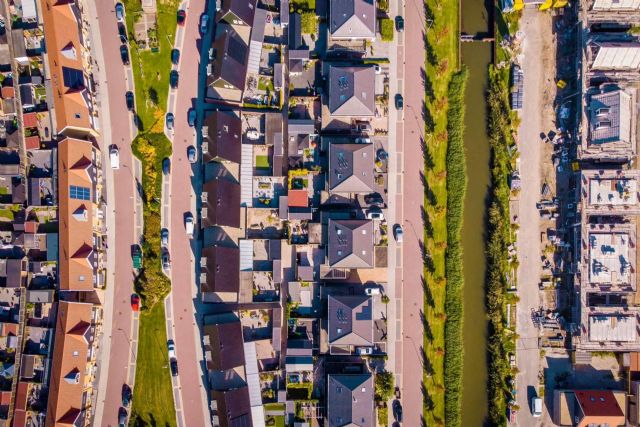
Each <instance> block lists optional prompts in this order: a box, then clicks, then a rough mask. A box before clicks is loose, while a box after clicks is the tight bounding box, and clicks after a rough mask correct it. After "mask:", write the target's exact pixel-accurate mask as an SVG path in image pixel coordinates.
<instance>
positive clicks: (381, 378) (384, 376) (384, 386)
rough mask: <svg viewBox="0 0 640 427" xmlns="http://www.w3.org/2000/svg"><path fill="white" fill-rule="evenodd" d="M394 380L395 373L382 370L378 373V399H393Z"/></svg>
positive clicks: (383, 400)
mask: <svg viewBox="0 0 640 427" xmlns="http://www.w3.org/2000/svg"><path fill="white" fill-rule="evenodd" d="M393 381H394V379H393V374H392V373H391V372H389V371H382V372H378V373H377V374H376V400H378V401H382V402H386V401H387V400H389V399H391V395H392V394H393V384H394V382H393Z"/></svg>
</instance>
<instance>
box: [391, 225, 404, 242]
mask: <svg viewBox="0 0 640 427" xmlns="http://www.w3.org/2000/svg"><path fill="white" fill-rule="evenodd" d="M403 236H404V231H403V230H402V226H401V225H400V224H396V225H394V226H393V237H395V239H396V242H398V243H402V237H403Z"/></svg>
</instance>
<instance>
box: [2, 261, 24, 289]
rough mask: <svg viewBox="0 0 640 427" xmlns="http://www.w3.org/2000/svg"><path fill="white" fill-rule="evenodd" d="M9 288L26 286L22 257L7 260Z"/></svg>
mask: <svg viewBox="0 0 640 427" xmlns="http://www.w3.org/2000/svg"><path fill="white" fill-rule="evenodd" d="M6 265H7V276H6V277H7V288H20V287H22V286H24V279H25V278H24V277H23V275H22V272H23V271H25V270H24V269H23V265H22V260H21V259H8V260H7V264H6Z"/></svg>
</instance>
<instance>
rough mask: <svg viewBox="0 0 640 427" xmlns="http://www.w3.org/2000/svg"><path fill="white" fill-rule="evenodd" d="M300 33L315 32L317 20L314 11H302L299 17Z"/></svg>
mask: <svg viewBox="0 0 640 427" xmlns="http://www.w3.org/2000/svg"><path fill="white" fill-rule="evenodd" d="M301 27H302V34H315V33H316V31H317V28H318V21H317V17H316V13H315V12H303V13H302V17H301Z"/></svg>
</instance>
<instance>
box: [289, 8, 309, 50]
mask: <svg viewBox="0 0 640 427" xmlns="http://www.w3.org/2000/svg"><path fill="white" fill-rule="evenodd" d="M288 32H289V50H290V51H291V50H298V49H301V48H302V47H305V44H304V41H303V40H302V17H301V15H300V14H299V13H292V14H291V15H290V20H289V28H288ZM307 49H308V48H307Z"/></svg>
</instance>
